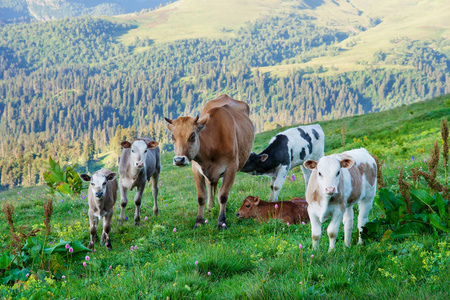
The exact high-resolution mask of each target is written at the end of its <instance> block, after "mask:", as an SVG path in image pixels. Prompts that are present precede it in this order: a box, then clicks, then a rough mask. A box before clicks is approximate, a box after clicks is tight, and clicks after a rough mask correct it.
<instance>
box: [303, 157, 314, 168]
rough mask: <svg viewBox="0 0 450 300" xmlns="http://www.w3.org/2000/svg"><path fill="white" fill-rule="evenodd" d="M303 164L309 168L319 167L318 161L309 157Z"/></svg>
mask: <svg viewBox="0 0 450 300" xmlns="http://www.w3.org/2000/svg"><path fill="white" fill-rule="evenodd" d="M303 166H304V167H305V168H307V169H310V170H314V169H315V168H316V167H317V162H316V161H315V160H312V159H308V160H307V161H305V162H304V163H303Z"/></svg>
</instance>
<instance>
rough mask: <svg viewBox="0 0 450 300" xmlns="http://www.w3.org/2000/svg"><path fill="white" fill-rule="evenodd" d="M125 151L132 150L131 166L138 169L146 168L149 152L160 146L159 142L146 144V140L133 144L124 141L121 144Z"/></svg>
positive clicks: (136, 141)
mask: <svg viewBox="0 0 450 300" xmlns="http://www.w3.org/2000/svg"><path fill="white" fill-rule="evenodd" d="M120 145H121V146H122V148H124V149H131V155H130V161H131V165H132V166H133V167H135V168H137V169H141V168H143V167H144V166H145V159H146V157H147V150H148V149H153V148H156V146H158V142H156V141H150V142H148V143H146V142H145V141H144V140H139V139H138V140H135V141H134V142H133V143H130V142H128V141H123V142H122V143H121V144H120Z"/></svg>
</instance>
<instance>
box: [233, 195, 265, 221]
mask: <svg viewBox="0 0 450 300" xmlns="http://www.w3.org/2000/svg"><path fill="white" fill-rule="evenodd" d="M258 205H259V197H253V196H247V198H245V200H244V201H243V202H242V205H241V208H239V210H238V212H237V213H236V216H237V217H238V218H239V219H243V218H256V217H257V216H258V213H259V207H258Z"/></svg>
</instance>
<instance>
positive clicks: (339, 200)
mask: <svg viewBox="0 0 450 300" xmlns="http://www.w3.org/2000/svg"><path fill="white" fill-rule="evenodd" d="M304 165H305V167H307V168H308V169H311V170H313V172H312V175H311V179H310V181H309V184H308V187H307V189H306V201H307V202H308V214H309V218H310V220H311V235H312V240H313V241H312V242H313V248H314V249H316V248H318V247H319V238H320V235H321V232H322V228H321V225H322V223H323V222H325V220H326V219H327V218H328V217H331V221H330V224H329V225H328V229H327V232H328V237H329V239H330V250H332V249H334V247H335V244H336V236H337V234H338V231H339V227H340V225H341V221H342V220H343V221H344V242H345V245H346V246H347V247H350V240H351V237H352V229H353V205H354V204H356V203H358V206H359V214H358V229H359V232H360V236H359V241H358V244H362V242H363V241H362V239H361V231H362V227H363V226H364V225H365V224H366V223H367V221H368V220H369V212H370V209H371V208H372V204H373V198H374V197H375V193H376V191H377V164H376V162H375V159H374V158H373V157H372V156H371V155H370V154H369V152H367V150H366V149H364V148H360V149H355V150H350V151H346V152H344V153H341V154H333V155H328V156H324V157H322V158H321V159H320V160H319V161H314V160H307V161H305V162H304Z"/></svg>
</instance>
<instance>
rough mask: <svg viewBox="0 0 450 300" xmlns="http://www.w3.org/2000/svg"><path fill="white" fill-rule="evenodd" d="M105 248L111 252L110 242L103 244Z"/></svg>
mask: <svg viewBox="0 0 450 300" xmlns="http://www.w3.org/2000/svg"><path fill="white" fill-rule="evenodd" d="M105 246H106V249H108V251H111V250H112V245H111V242H106V243H105Z"/></svg>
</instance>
